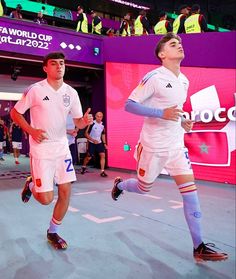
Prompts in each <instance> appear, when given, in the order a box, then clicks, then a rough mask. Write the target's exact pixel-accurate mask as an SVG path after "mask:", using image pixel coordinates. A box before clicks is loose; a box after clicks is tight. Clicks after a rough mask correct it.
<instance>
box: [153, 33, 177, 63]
mask: <svg viewBox="0 0 236 279" xmlns="http://www.w3.org/2000/svg"><path fill="white" fill-rule="evenodd" d="M171 39H176V40H178V41H179V42H181V41H182V40H181V38H180V37H179V36H178V35H176V34H174V33H172V32H169V33H167V34H166V35H165V36H163V37H162V38H161V39H160V41H159V42H158V43H157V46H156V49H155V54H156V57H157V58H158V59H160V57H159V56H158V54H159V52H160V51H161V50H162V48H163V46H164V45H165V43H167V42H169V41H170V40H171ZM160 60H161V59H160ZM161 61H162V60H161Z"/></svg>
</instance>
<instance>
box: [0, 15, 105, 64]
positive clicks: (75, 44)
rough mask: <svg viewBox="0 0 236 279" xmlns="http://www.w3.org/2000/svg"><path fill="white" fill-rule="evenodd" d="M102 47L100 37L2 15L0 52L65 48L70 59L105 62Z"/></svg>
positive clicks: (43, 52)
mask: <svg viewBox="0 0 236 279" xmlns="http://www.w3.org/2000/svg"><path fill="white" fill-rule="evenodd" d="M101 48H102V38H99V37H96V38H95V37H94V36H91V35H87V34H82V33H80V32H75V31H73V30H68V29H63V28H57V27H52V26H48V25H39V24H37V23H34V22H28V21H27V22H26V21H23V20H15V19H9V18H6V17H0V51H5V52H12V53H17V54H19V53H20V54H24V55H36V56H45V55H46V54H48V53H49V52H53V51H62V52H63V53H64V54H65V56H66V59H67V61H74V62H83V63H89V64H95V65H102V64H103V59H102V49H101Z"/></svg>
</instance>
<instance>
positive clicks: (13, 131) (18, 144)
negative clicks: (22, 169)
mask: <svg viewBox="0 0 236 279" xmlns="http://www.w3.org/2000/svg"><path fill="white" fill-rule="evenodd" d="M23 133H24V135H25V138H26V139H27V134H26V133H25V132H23V130H22V129H21V127H20V126H19V125H18V124H16V123H15V122H12V124H11V127H10V137H11V142H12V148H13V156H14V158H15V163H16V165H19V164H20V162H19V161H18V158H19V157H20V150H21V149H22V135H23Z"/></svg>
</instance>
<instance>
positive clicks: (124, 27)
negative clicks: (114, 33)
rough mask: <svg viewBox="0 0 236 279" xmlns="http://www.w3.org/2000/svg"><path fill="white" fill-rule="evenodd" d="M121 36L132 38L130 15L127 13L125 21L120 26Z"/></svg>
mask: <svg viewBox="0 0 236 279" xmlns="http://www.w3.org/2000/svg"><path fill="white" fill-rule="evenodd" d="M119 34H120V36H122V37H125V36H130V35H131V30H130V13H127V14H126V15H125V16H124V19H123V20H122V22H121V24H120V30H119Z"/></svg>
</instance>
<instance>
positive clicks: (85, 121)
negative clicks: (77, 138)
mask: <svg viewBox="0 0 236 279" xmlns="http://www.w3.org/2000/svg"><path fill="white" fill-rule="evenodd" d="M90 111H91V108H88V109H87V111H86V112H85V114H84V116H83V117H81V118H73V120H74V123H75V126H76V127H77V128H78V129H84V128H85V127H87V126H88V125H91V124H92V123H93V115H92V114H90Z"/></svg>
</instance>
